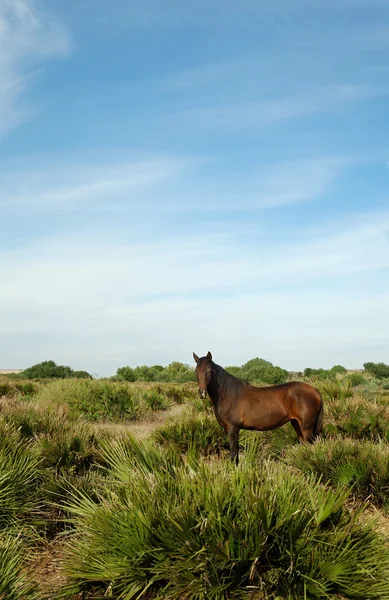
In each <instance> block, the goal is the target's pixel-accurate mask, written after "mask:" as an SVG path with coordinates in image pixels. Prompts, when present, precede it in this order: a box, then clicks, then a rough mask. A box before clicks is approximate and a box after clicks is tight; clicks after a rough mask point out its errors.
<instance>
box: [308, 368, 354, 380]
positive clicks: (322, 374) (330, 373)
mask: <svg viewBox="0 0 389 600" xmlns="http://www.w3.org/2000/svg"><path fill="white" fill-rule="evenodd" d="M344 373H347V369H346V368H345V367H342V365H335V366H334V367H332V368H331V369H311V367H307V368H306V369H304V377H317V378H318V379H335V378H336V376H337V375H343V374H344Z"/></svg>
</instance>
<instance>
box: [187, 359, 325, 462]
mask: <svg viewBox="0 0 389 600" xmlns="http://www.w3.org/2000/svg"><path fill="white" fill-rule="evenodd" d="M193 358H194V359H195V361H196V363H197V366H196V376H197V383H198V386H199V395H200V398H205V397H206V395H207V392H208V395H209V397H210V398H211V400H212V404H213V407H214V409H215V415H216V419H217V420H218V421H219V423H220V425H221V426H222V427H223V428H224V431H225V432H226V434H227V436H228V443H229V446H230V456H231V460H235V462H236V464H238V460H239V458H238V453H239V431H240V430H241V429H255V430H257V431H267V430H269V429H277V427H281V426H282V425H284V424H285V423H287V422H288V421H290V422H291V423H292V425H293V428H294V430H295V432H296V433H297V435H298V438H299V440H300V442H313V441H314V440H315V439H316V437H317V436H318V435H319V434H320V432H321V429H322V426H323V412H324V410H323V400H322V397H321V395H320V392H319V391H318V390H317V389H315V388H314V387H312V386H311V385H308V384H307V383H302V382H299V381H292V382H290V383H283V384H281V385H270V386H268V387H255V386H253V385H250V383H247V381H243V380H242V379H238V378H237V377H234V376H233V375H230V374H229V373H227V371H225V370H224V369H223V368H222V367H219V365H216V364H215V363H214V362H213V360H212V354H211V353H210V352H208V354H207V356H203V358H199V357H198V356H197V354H195V353H194V352H193Z"/></svg>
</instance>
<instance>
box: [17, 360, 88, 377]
mask: <svg viewBox="0 0 389 600" xmlns="http://www.w3.org/2000/svg"><path fill="white" fill-rule="evenodd" d="M20 376H21V377H23V378H24V379H65V378H68V377H77V378H91V375H89V373H87V372H86V371H73V369H71V368H70V367H67V366H63V365H57V364H56V363H55V362H54V361H53V360H46V361H44V362H41V363H38V364H36V365H33V366H32V367H29V368H28V369H25V370H24V371H23V373H21V374H20Z"/></svg>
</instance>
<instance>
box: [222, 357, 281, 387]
mask: <svg viewBox="0 0 389 600" xmlns="http://www.w3.org/2000/svg"><path fill="white" fill-rule="evenodd" d="M226 370H227V371H228V372H229V373H231V375H234V376H235V377H240V378H241V379H245V380H246V381H249V382H250V383H254V382H263V383H269V384H276V383H284V382H285V381H287V379H288V371H286V370H285V369H281V367H275V366H274V365H273V364H272V363H271V362H269V361H267V360H264V359H263V358H252V359H251V360H249V361H248V362H247V363H245V364H244V365H242V366H241V367H226Z"/></svg>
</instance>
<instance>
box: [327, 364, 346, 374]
mask: <svg viewBox="0 0 389 600" xmlns="http://www.w3.org/2000/svg"><path fill="white" fill-rule="evenodd" d="M330 371H331V372H332V373H347V369H346V367H343V366H342V365H334V366H333V367H332V369H330Z"/></svg>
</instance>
